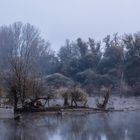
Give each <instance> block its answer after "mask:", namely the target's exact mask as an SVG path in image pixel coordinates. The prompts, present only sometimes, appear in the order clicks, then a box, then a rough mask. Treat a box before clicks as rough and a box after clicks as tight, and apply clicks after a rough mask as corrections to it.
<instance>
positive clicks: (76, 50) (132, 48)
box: [0, 22, 140, 106]
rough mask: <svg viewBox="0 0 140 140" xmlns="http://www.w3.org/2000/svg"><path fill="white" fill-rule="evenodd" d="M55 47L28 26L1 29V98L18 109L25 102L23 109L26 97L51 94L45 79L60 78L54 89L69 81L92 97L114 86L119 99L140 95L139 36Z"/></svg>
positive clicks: (67, 42) (125, 35)
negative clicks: (7, 98)
mask: <svg viewBox="0 0 140 140" xmlns="http://www.w3.org/2000/svg"><path fill="white" fill-rule="evenodd" d="M52 47H53V46H52ZM52 47H51V46H50V43H49V42H48V41H46V40H44V39H43V38H42V37H41V35H40V32H39V30H38V29H37V28H36V27H34V26H33V25H31V24H29V23H27V24H23V23H21V22H16V23H13V24H11V25H8V26H7V25H4V26H1V27H0V78H1V79H4V80H1V81H0V85H1V93H2V91H8V92H9V93H12V94H8V95H12V97H14V99H15V100H16V102H15V103H17V102H18V100H19V99H20V100H21V102H22V105H23V106H24V104H25V99H26V96H27V95H28V96H34V97H35V98H36V97H38V96H39V95H38V94H44V91H46V90H47V91H48V89H46V87H44V86H43V84H42V79H45V77H48V76H49V77H51V76H54V75H56V74H59V76H58V75H57V77H55V76H54V77H55V79H53V78H52V79H51V80H49V81H47V83H48V84H49V82H52V81H54V82H52V83H53V84H52V85H51V86H53V87H55V84H56V83H57V82H58V80H60V82H62V80H63V79H70V81H73V82H74V83H76V84H78V85H80V86H81V87H82V88H83V89H85V90H86V92H87V93H89V94H90V95H95V94H98V93H99V89H100V88H101V86H109V85H112V87H113V93H114V94H117V95H124V94H126V95H127V94H128V95H140V92H139V91H140V72H139V71H140V32H137V33H134V34H124V35H122V36H119V35H118V34H117V33H116V34H114V35H107V36H106V37H105V38H103V40H101V41H96V40H95V39H94V38H88V39H87V41H85V40H83V39H81V38H78V39H77V40H75V41H71V40H68V39H67V40H66V42H65V44H64V45H63V46H61V47H60V49H59V51H58V52H55V51H54V50H53V49H52ZM58 47H59V46H58ZM62 76H63V77H62ZM57 78H58V79H57ZM48 79H49V78H48ZM56 81H57V82H56ZM62 83H63V84H64V85H65V84H66V83H65V81H64V82H62ZM63 84H62V85H63ZM56 87H57V85H56ZM15 106H16V105H15Z"/></svg>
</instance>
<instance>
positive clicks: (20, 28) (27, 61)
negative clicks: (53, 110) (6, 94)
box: [5, 22, 45, 110]
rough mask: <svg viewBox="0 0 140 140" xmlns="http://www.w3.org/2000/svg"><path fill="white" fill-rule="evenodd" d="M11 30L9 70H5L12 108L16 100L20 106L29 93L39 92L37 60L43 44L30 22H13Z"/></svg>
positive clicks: (23, 104)
mask: <svg viewBox="0 0 140 140" xmlns="http://www.w3.org/2000/svg"><path fill="white" fill-rule="evenodd" d="M9 30H10V31H11V34H12V35H11V40H12V41H11V43H12V44H11V51H10V52H9V54H8V64H9V70H8V71H7V72H6V76H5V77H6V80H7V82H8V85H9V91H10V92H11V93H12V95H13V97H14V109H15V110H16V109H17V104H18V102H20V103H21V105H22V107H24V106H25V100H26V99H27V98H28V97H29V96H33V95H31V94H35V95H34V96H35V97H37V92H39V90H38V89H39V86H40V85H39V84H40V83H39V82H38V81H37V79H38V78H39V72H38V68H37V60H38V57H39V55H41V53H42V51H44V50H43V49H44V48H43V47H44V46H45V43H44V41H43V40H42V39H41V37H40V34H39V31H38V30H37V29H36V28H35V27H34V26H32V25H30V24H25V25H23V24H22V23H20V22H18V23H14V24H13V25H10V26H9ZM35 88H36V89H35Z"/></svg>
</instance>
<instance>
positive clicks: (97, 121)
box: [0, 111, 140, 140]
mask: <svg viewBox="0 0 140 140" xmlns="http://www.w3.org/2000/svg"><path fill="white" fill-rule="evenodd" d="M0 140H140V111H127V112H114V113H98V114H90V115H78V114H77V115H76V114H75V115H74V114H73V115H70V116H69V115H64V116H63V117H61V116H56V115H46V114H45V113H36V114H35V113H32V114H26V115H23V116H22V118H21V120H20V121H19V122H17V121H14V120H13V119H0Z"/></svg>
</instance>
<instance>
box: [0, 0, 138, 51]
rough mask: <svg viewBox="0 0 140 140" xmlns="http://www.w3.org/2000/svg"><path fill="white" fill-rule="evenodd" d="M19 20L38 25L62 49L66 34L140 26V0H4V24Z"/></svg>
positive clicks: (0, 9)
mask: <svg viewBox="0 0 140 140" xmlns="http://www.w3.org/2000/svg"><path fill="white" fill-rule="evenodd" d="M15 21H22V22H23V23H26V22H29V23H31V24H33V25H35V26H36V27H38V28H39V29H40V31H41V33H42V36H43V38H45V39H46V40H49V41H50V42H51V44H52V45H51V46H52V48H54V49H55V50H58V48H59V47H60V46H61V45H62V44H64V41H65V39H66V38H69V39H71V40H75V39H76V38H78V37H82V38H83V39H87V38H88V37H93V38H96V39H102V38H103V37H104V36H106V35H107V34H113V33H115V32H118V33H120V34H122V33H124V32H125V33H133V32H136V31H138V30H140V0H0V25H3V24H10V23H13V22H15Z"/></svg>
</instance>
